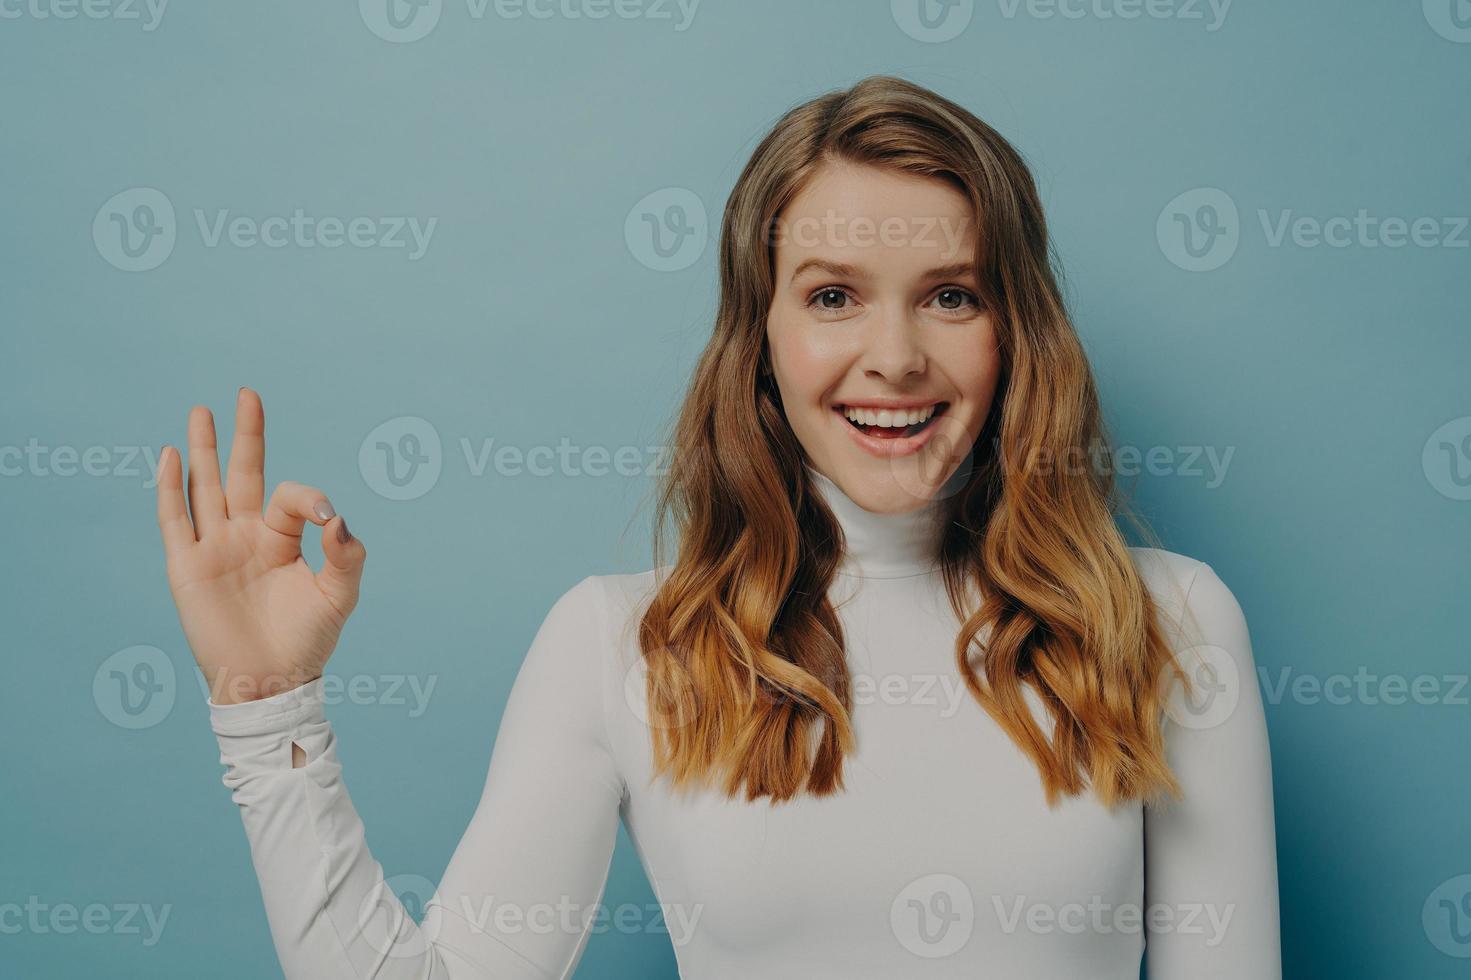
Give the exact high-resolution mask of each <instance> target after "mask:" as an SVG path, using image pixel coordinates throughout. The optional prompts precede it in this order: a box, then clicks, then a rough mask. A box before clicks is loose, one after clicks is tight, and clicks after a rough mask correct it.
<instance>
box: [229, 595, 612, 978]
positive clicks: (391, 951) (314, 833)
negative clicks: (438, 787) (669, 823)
mask: <svg viewBox="0 0 1471 980" xmlns="http://www.w3.org/2000/svg"><path fill="white" fill-rule="evenodd" d="M606 616H607V607H606V601H605V597H604V595H603V593H602V587H601V585H600V584H599V582H598V580H597V577H596V576H589V577H588V578H585V579H583V580H582V581H581V582H579V583H578V584H577V585H575V586H573V587H572V588H571V589H569V590H568V591H567V592H566V593H565V594H563V595H562V597H561V598H559V599H558V600H557V602H556V603H555V604H554V605H553V606H552V608H551V610H550V611H549V612H548V613H547V616H546V618H545V620H544V621H543V623H542V625H541V627H540V629H539V630H538V631H537V633H536V636H535V638H534V639H533V641H532V643H531V647H530V650H529V651H528V653H527V655H526V659H525V661H524V662H523V664H522V666H521V669H520V672H519V673H518V675H517V677H516V681H515V684H514V686H513V688H512V691H511V694H510V698H509V701H508V702H507V705H506V710H505V713H504V715H503V716H502V718H501V724H500V730H499V733H498V735H497V737H496V742H495V746H494V749H493V750H492V754H491V761H490V769H489V773H488V775H487V777H486V781H485V788H484V791H483V793H482V796H481V799H480V802H479V805H478V806H477V808H476V811H475V814H474V816H473V817H472V819H471V821H470V825H469V827H468V828H467V830H466V831H465V834H464V836H463V837H462V839H461V840H460V842H459V845H458V847H457V848H456V850H455V852H454V855H453V857H452V858H451V860H450V863H449V866H448V868H447V869H446V870H445V874H444V876H443V879H442V880H441V882H440V884H439V887H438V889H437V890H436V892H435V894H434V897H433V898H432V899H431V900H430V901H429V902H428V903H427V904H426V905H425V909H424V919H423V924H422V926H420V925H416V924H415V922H414V921H413V919H412V918H410V917H409V915H408V914H407V913H406V912H405V910H404V908H403V906H402V905H401V904H400V902H399V900H398V898H397V897H396V896H395V895H394V893H393V891H392V889H391V888H388V887H386V886H385V882H384V876H383V871H382V868H381V867H380V865H379V864H378V862H377V861H376V860H374V858H373V855H372V853H371V852H370V851H369V849H368V845H367V841H366V839H365V837H364V831H363V824H362V821H361V820H360V819H359V817H358V814H357V811H356V810H355V809H354V807H353V804H352V801H351V799H350V798H349V796H348V792H347V786H346V785H345V783H344V782H343V778H342V767H341V765H340V764H339V763H338V760H337V752H336V740H335V738H334V735H333V731H332V727H331V724H330V723H329V722H328V721H327V719H326V717H325V715H324V713H323V709H322V697H321V694H322V681H321V679H320V678H319V679H318V680H315V681H313V682H311V683H310V684H306V685H303V686H302V687H299V688H296V689H294V690H291V691H287V692H284V693H283V694H280V695H277V696H275V697H272V698H266V699H263V700H259V701H252V702H246V703H243V704H233V705H220V704H215V703H214V702H213V701H211V702H210V703H209V711H210V720H211V726H212V728H213V729H214V732H215V734H216V736H217V737H218V739H219V744H220V761H221V763H222V764H224V765H225V766H226V772H225V775H224V783H225V785H226V786H228V787H229V788H230V789H231V791H232V798H233V799H234V801H235V803H236V804H237V805H238V806H239V808H240V815H241V819H242V821H243V822H244V825H245V832H246V836H247V838H248V839H249V842H250V850H251V857H252V861H253V863H254V865H255V870H256V875H257V877H258V879H259V881H260V887H261V894H262V897H263V899H264V901H265V908H266V915H267V920H268V922H269V924H270V929H271V937H272V939H273V941H274V943H275V946H276V951H277V954H278V956H279V957H280V960H281V965H282V968H283V970H284V972H285V975H286V976H287V977H288V978H290V980H336V978H343V980H347V978H351V980H363V978H375V980H389V978H393V980H400V978H403V980H407V978H414V980H472V978H473V980H523V978H525V980H531V978H536V980H546V978H559V980H560V978H564V977H568V976H570V975H571V974H572V971H573V969H574V968H575V967H576V965H577V961H578V959H579V958H580V957H581V955H582V950H583V948H584V945H585V943H586V939H587V934H588V933H587V927H588V925H590V920H591V916H592V915H593V914H594V913H595V912H596V910H597V907H598V903H599V901H600V900H601V897H602V890H603V886H604V883H605V881H606V878H607V872H608V864H609V860H610V858H611V856H612V851H613V844H614V841H615V839H616V834H617V829H618V813H619V806H620V802H621V799H622V796H623V793H624V784H623V780H622V777H621V776H620V774H619V772H618V769H617V766H616V765H615V761H614V758H613V755H612V753H611V750H610V747H609V741H608V738H607V728H606V724H605V711H606V708H607V705H606V703H605V697H606V690H607V689H606V687H605V685H604V682H603V670H604V667H603V666H602V665H603V663H604V662H605V661H606V659H607V657H606V654H607V635H608V634H607V631H606V629H605V628H604V627H605V625H606V622H607V620H606ZM293 742H295V743H296V744H298V745H300V746H301V747H302V748H303V749H304V750H305V753H306V760H307V761H306V764H305V765H304V766H302V767H300V768H295V769H293V768H292V765H291V755H292V753H291V744H292V743H293ZM423 771H424V772H425V774H426V775H428V774H430V773H435V771H436V770H435V769H434V767H433V765H432V764H426V765H425V766H424V770H423Z"/></svg>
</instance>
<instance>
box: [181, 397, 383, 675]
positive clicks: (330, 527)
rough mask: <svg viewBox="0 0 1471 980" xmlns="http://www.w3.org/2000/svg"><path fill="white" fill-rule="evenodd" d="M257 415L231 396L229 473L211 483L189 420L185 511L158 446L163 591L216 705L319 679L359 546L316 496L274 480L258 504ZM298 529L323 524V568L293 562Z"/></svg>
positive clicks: (349, 606) (194, 422) (355, 571)
mask: <svg viewBox="0 0 1471 980" xmlns="http://www.w3.org/2000/svg"><path fill="white" fill-rule="evenodd" d="M265 425H266V420H265V412H264V410H263V409H262V407H261V401H260V396H258V395H257V394H256V393H255V392H253V391H251V390H250V389H248V388H241V389H240V396H239V398H238V399H237V401H236V403H235V439H234V442H233V444H232V445H231V447H230V468H229V475H228V480H227V483H226V484H225V486H223V487H222V486H221V485H220V461H219V455H218V451H217V447H216V442H215V425H214V418H213V416H211V415H210V412H209V409H207V408H205V407H204V406H202V405H196V406H195V407H194V408H193V410H191V411H190V413H189V504H188V508H187V509H186V508H185V504H184V486H183V462H182V460H181V459H180V458H179V453H178V451H177V450H175V449H173V447H170V446H165V447H164V451H163V454H162V456H161V457H160V459H159V470H158V527H159V530H160V531H161V532H162V534H163V545H164V551H165V554H166V557H167V560H168V576H169V590H170V592H172V593H173V597H174V605H176V606H177V607H178V609H179V622H180V623H181V624H183V627H184V636H185V638H186V639H187V640H188V642H189V648H190V649H191V650H192V651H193V652H194V659H195V660H196V661H198V663H199V669H200V670H201V671H202V672H203V673H204V677H205V680H206V681H207V682H208V684H209V688H210V696H211V698H212V699H213V700H214V701H215V702H216V703H218V704H230V703H234V702H238V701H249V700H253V699H256V698H263V697H269V696H271V695H273V694H279V693H281V692H282V691H285V690H288V689H290V688H294V687H299V686H300V685H302V684H305V683H307V682H308V681H311V680H315V679H316V678H318V677H320V676H321V675H322V668H323V667H324V666H325V665H326V663H327V658H328V657H329V656H331V654H332V650H333V648H334V647H335V646H336V645H337V638H338V636H340V635H341V633H342V627H343V625H344V624H345V623H346V622H347V617H348V614H350V613H351V612H352V610H353V608H354V607H355V606H356V605H357V601H358V584H359V583H360V582H361V580H362V577H363V562H364V561H365V560H366V559H367V556H368V552H367V549H366V548H364V547H363V544H362V542H361V541H359V540H358V539H357V538H356V537H354V536H353V535H352V534H350V533H349V532H348V530H347V522H346V521H344V520H343V519H342V518H341V517H340V516H337V515H336V514H335V513H334V511H333V509H332V505H331V504H330V503H329V502H328V500H327V497H326V495H325V494H323V493H322V491H320V490H317V489H315V488H314V487H307V486H302V485H301V484H299V483H290V482H287V483H282V484H280V485H279V486H277V487H276V489H275V492H274V493H272V494H271V501H270V504H269V505H268V506H266V508H265V513H264V515H262V513H261V503H262V501H263V499H264V497H265V455H266V446H265ZM307 522H311V523H313V524H319V525H321V527H322V552H323V553H324V554H325V556H326V561H325V562H324V563H323V565H322V570H321V571H320V572H313V571H312V569H311V566H310V565H308V564H307V563H306V559H305V558H303V557H302V554H301V535H302V529H303V528H304V527H305V526H306V524H307Z"/></svg>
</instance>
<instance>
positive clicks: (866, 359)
mask: <svg viewBox="0 0 1471 980" xmlns="http://www.w3.org/2000/svg"><path fill="white" fill-rule="evenodd" d="M870 325H871V329H870V330H869V332H868V336H867V337H866V338H865V344H864V350H863V357H862V363H863V369H864V372H865V373H866V374H870V375H877V376H879V377H882V378H884V379H886V380H888V381H890V382H892V383H896V384H897V383H898V382H899V381H901V380H903V379H904V378H906V377H908V376H909V375H911V374H916V373H922V372H923V371H924V368H925V361H926V357H925V352H924V347H923V343H922V338H921V337H920V335H919V330H918V324H916V323H915V322H914V321H913V318H912V317H910V316H909V315H907V314H906V313H904V312H901V311H892V310H891V311H885V312H883V313H882V314H881V315H880V316H878V317H875V318H874V319H873V320H871V321H870Z"/></svg>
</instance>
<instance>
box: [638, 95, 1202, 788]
mask: <svg viewBox="0 0 1471 980" xmlns="http://www.w3.org/2000/svg"><path fill="white" fill-rule="evenodd" d="M832 159H837V160H845V161H851V162H855V163H860V164H869V165H874V166H879V167H886V168H893V169H895V170H898V171H902V172H905V173H908V174H917V175H925V176H930V177H935V178H939V179H943V180H947V181H949V182H950V183H951V184H952V185H953V186H955V187H957V188H958V189H959V190H960V191H961V192H962V193H964V194H965V195H966V197H967V198H968V199H969V200H970V201H971V203H972V206H973V209H974V214H975V215H976V218H977V228H978V231H979V234H978V236H977V239H978V242H977V254H976V256H975V261H976V269H977V271H978V275H979V278H980V287H981V296H980V298H981V300H982V302H983V303H984V304H985V305H986V307H987V308H988V309H989V310H990V311H991V312H992V315H993V316H994V317H995V318H996V327H997V334H998V338H999V348H1000V354H1001V358H1002V365H1001V373H1000V380H999V382H998V387H997V395H996V399H995V400H994V402H993V404H992V406H991V409H990V412H989V414H988V416H987V418H986V421H985V424H984V426H983V428H982V429H981V433H980V436H979V438H978V439H977V441H976V444H975V446H974V449H973V451H974V458H975V467H974V470H973V472H972V473H971V476H970V479H969V480H968V481H967V482H966V484H965V486H964V487H963V489H962V490H961V491H960V492H959V493H956V494H953V495H951V496H949V497H947V498H946V499H945V500H944V501H943V502H942V503H943V507H944V518H945V531H944V533H943V538H942V543H941V554H940V556H939V557H940V560H941V563H942V567H943V577H944V582H945V586H946V591H947V593H948V595H949V599H950V603H951V605H952V606H953V608H954V609H955V611H956V613H957V615H958V616H959V617H960V619H961V621H962V622H963V623H964V626H963V628H962V629H961V631H960V634H959V635H958V636H957V638H956V643H955V653H956V664H957V669H958V671H959V673H960V674H961V676H962V677H963V678H964V681H965V683H966V686H967V688H968V689H969V690H970V692H971V694H972V695H973V696H974V697H975V698H976V699H977V701H979V702H980V704H981V705H982V706H983V707H984V708H985V710H986V711H987V712H989V713H990V715H991V716H992V717H993V718H994V719H995V720H996V721H997V723H998V724H1000V725H1001V726H1002V728H1003V729H1004V730H1005V731H1006V732H1007V733H1008V735H1009V736H1010V737H1011V738H1012V739H1013V740H1014V741H1015V742H1016V744H1017V745H1018V746H1019V747H1020V749H1021V750H1022V751H1023V752H1025V753H1026V754H1027V755H1028V756H1029V757H1030V758H1031V759H1032V760H1033V761H1034V762H1035V763H1036V765H1037V767H1038V769H1039V772H1040V776H1041V779H1042V782H1043V785H1044V787H1045V790H1046V795H1047V801H1048V804H1049V805H1054V804H1055V803H1056V801H1057V799H1058V796H1059V794H1060V793H1061V794H1066V795H1069V796H1071V795H1076V794H1078V793H1081V792H1082V791H1083V790H1084V789H1085V788H1087V787H1088V786H1090V785H1091V787H1092V789H1093V790H1094V792H1095V793H1096V795H1097V797H1098V799H1099V800H1100V801H1102V802H1103V803H1104V804H1105V805H1108V806H1112V805H1113V804H1115V803H1117V802H1121V801H1126V800H1132V799H1148V798H1154V797H1157V796H1158V795H1159V794H1160V792H1161V791H1168V792H1169V793H1170V794H1172V795H1174V796H1179V795H1180V788H1179V786H1178V784H1177V783H1176V782H1175V780H1174V778H1173V775H1172V774H1171V772H1170V769H1169V767H1168V765H1167V764H1166V761H1165V755H1164V741H1163V735H1162V723H1163V719H1162V717H1161V715H1162V710H1163V704H1164V695H1165V693H1166V691H1165V689H1164V688H1163V685H1162V684H1161V677H1162V673H1163V672H1164V671H1165V670H1166V669H1167V668H1170V667H1172V665H1174V658H1173V654H1172V653H1171V651H1170V649H1169V646H1168V644H1167V643H1166V640H1165V638H1164V637H1163V635H1162V634H1161V631H1160V629H1159V627H1158V625H1157V624H1156V622H1155V606H1154V603H1153V601H1152V599H1151V596H1150V593H1149V590H1148V588H1147V586H1146V584H1145V583H1144V581H1143V580H1142V578H1141V576H1140V574H1139V572H1138V571H1137V570H1136V568H1135V566H1134V563H1133V560H1132V558H1131V556H1130V554H1129V551H1128V545H1127V543H1126V541H1125V539H1124V537H1123V535H1122V534H1121V533H1120V531H1119V529H1118V528H1117V527H1116V525H1115V523H1114V516H1115V514H1116V513H1123V514H1126V515H1127V516H1128V517H1129V518H1130V520H1131V521H1133V522H1134V524H1135V525H1136V526H1137V527H1139V528H1140V530H1141V531H1143V532H1144V533H1145V535H1146V537H1151V538H1152V535H1151V534H1150V532H1149V531H1148V529H1147V527H1145V525H1144V524H1143V522H1142V521H1141V520H1139V519H1138V517H1137V515H1135V514H1133V513H1132V512H1131V511H1130V510H1129V509H1128V507H1127V505H1126V503H1125V502H1124V501H1123V500H1121V499H1120V496H1119V494H1118V492H1117V489H1116V487H1115V485H1114V481H1113V478H1112V474H1111V472H1110V471H1109V470H1108V469H1107V468H1101V467H1098V466H1093V465H1087V466H1081V467H1078V466H1067V465H1057V464H1058V462H1059V461H1067V460H1072V459H1076V458H1077V456H1078V454H1079V452H1080V451H1082V450H1088V451H1096V447H1099V446H1105V447H1106V446H1107V435H1106V432H1105V430H1104V425H1103V421H1102V417H1101V413H1100V410H1099V405H1098V396H1097V392H1096V389H1095V385H1094V381H1093V376H1092V372H1091V370H1090V368H1089V365H1088V361H1087V358H1086V355H1085V353H1084V351H1083V348H1082V345H1081V344H1080V343H1079V340H1078V337H1077V334H1076V333H1075V331H1074V329H1073V326H1072V323H1071V322H1070V320H1069V318H1068V314H1067V311H1066V309H1065V308H1064V303H1063V300H1062V297H1061V294H1060V291H1059V288H1058V284H1057V280H1056V278H1055V277H1054V273H1053V269H1052V264H1051V261H1050V259H1051V256H1050V251H1049V245H1048V238H1047V230H1046V224H1045V221H1044V218H1043V213H1042V206H1041V203H1040V200H1039V197H1038V195H1037V191H1036V187H1035V185H1034V183H1033V180H1032V177H1031V174H1030V173H1029V171H1028V169H1027V166H1026V164H1025V162H1024V161H1023V159H1022V157H1021V156H1020V155H1019V154H1018V153H1017V152H1016V150H1015V149H1013V147H1012V146H1011V145H1010V144H1009V143H1008V142H1007V141H1006V140H1005V139H1004V138H1003V137H1002V136H1001V135H1000V134H999V133H997V132H996V131H995V130H993V129H992V128H991V127H990V126H988V125H986V123H984V122H982V121H981V120H980V119H978V118H976V117H975V116H974V115H972V114H971V113H970V112H968V111H967V110H965V109H963V108H961V107H960V106H959V105H956V104H955V103H953V102H950V101H949V100H947V99H945V98H943V97H941V96H939V95H937V94H935V93H934V92H931V91H929V90H928V89H925V88H922V87H920V86H918V85H915V84H913V83H911V82H908V81H905V80H903V79H899V78H893V77H889V76H876V77H870V78H866V79H864V80H863V81H861V82H859V83H858V84H856V85H854V86H853V87H851V88H849V89H847V90H844V91H838V92H833V93H830V94H827V95H824V96H821V97H820V98H816V99H813V100H812V101H810V102H806V103H804V104H802V105H800V106H797V107H796V108H795V109H792V110H791V111H790V112H788V113H786V114H785V115H784V116H783V117H782V118H781V119H780V121H778V122H777V124H776V125H775V127H774V128H773V129H772V130H771V132H770V133H768V134H767V135H766V137H765V138H764V139H763V140H762V141H761V143H760V145H759V146H757V148H756V150H755V152H754V153H753V155H752V157H751V159H750V161H749V162H748V163H747V165H746V167H745V169H744V170H743V171H742V173H741V175H740V178H739V180H738V181H737V182H736V185H735V188H734V189H733V190H732V192H731V195H730V198H729V201H728V202H727V204H726V207H725V214H724V218H723V221H722V227H721V233H720V305H719V309H718V312H717V314H716V318H715V325H714V331H713V333H712V336H711V338H710V342H709V344H708V345H707V346H706V348H705V350H704V353H703V354H702V356H701V358H700V361H699V364H698V366H697V367H696V369H695V372H694V376H693V379H692V381H691V384H690V387H689V390H688V392H687V394H686V397H685V400H684V403H683V406H682V408H681V410H680V412H679V415H678V418H677V420H676V421H675V424H674V428H673V432H672V435H671V439H670V444H671V448H672V456H671V464H670V467H669V469H668V470H667V471H666V473H665V476H664V478H663V480H662V482H661V485H660V488H659V492H658V520H657V521H656V523H655V528H654V555H655V560H656V563H657V564H659V565H664V564H665V561H664V558H663V555H664V553H665V547H664V538H665V537H666V535H667V530H668V529H667V527H666V524H668V523H669V522H671V521H672V522H673V523H674V524H675V526H676V528H677V531H678V536H679V549H678V555H677V558H676V560H675V561H674V562H673V564H672V568H670V570H669V571H668V574H667V575H664V576H662V577H661V580H660V582H659V583H658V584H657V587H656V590H655V592H654V595H653V597H652V599H651V601H650V603H649V606H648V608H647V610H646V612H645V613H644V614H643V616H642V618H641V620H640V623H639V628H638V633H639V645H640V648H641V650H642V653H643V656H644V660H645V663H646V666H647V668H648V680H647V692H648V709H649V714H650V717H651V718H653V719H661V720H662V721H658V722H655V723H652V724H651V730H652V737H653V742H654V756H655V775H656V776H658V775H660V774H667V775H668V776H669V777H670V778H671V779H672V780H673V783H674V785H675V787H676V788H678V787H682V786H690V785H694V784H708V783H712V782H713V783H714V784H715V785H717V786H718V787H720V789H721V790H722V791H723V792H724V793H726V794H728V795H731V796H735V795H736V794H738V793H741V792H742V791H744V795H745V797H746V798H747V799H748V800H753V799H757V798H759V797H770V798H771V800H772V802H778V801H784V800H789V799H792V798H793V797H795V796H796V795H798V794H799V793H802V792H808V793H812V794H815V795H818V796H821V795H825V794H829V793H833V792H835V791H838V790H840V789H841V788H842V768H843V758H844V756H845V754H847V753H848V752H850V751H851V750H852V747H853V732H852V728H851V723H850V717H849V711H850V709H851V706H852V702H851V691H850V687H851V680H850V677H849V673H848V667H847V661H846V657H845V654H844V641H843V633H842V627H841V625H840V623H839V620H838V617H837V615H836V612H835V610H834V609H833V608H832V606H831V604H830V603H829V601H828V598H827V592H828V586H829V585H830V583H831V582H832V581H833V576H834V574H835V572H836V570H837V567H838V563H839V561H840V559H841V556H842V552H841V548H842V537H841V528H840V526H839V525H838V523H837V521H836V520H835V518H834V517H833V515H832V513H831V512H830V511H829V510H828V509H827V507H826V506H825V505H824V504H823V503H822V500H821V497H820V496H819V495H817V494H816V493H815V492H814V489H813V488H811V487H809V486H808V485H807V484H808V477H807V475H806V473H805V472H804V465H803V463H804V460H805V459H806V456H805V453H804V452H803V449H802V447H801V445H800V444H799V443H798V441H797V439H796V437H795V435H794V434H793V432H792V429H791V427H790V425H789V424H788V423H787V421H786V418H785V416H784V414H783V411H782V408H781V400H780V394H779V392H778V391H777V389H776V385H775V381H774V379H773V377H772V376H771V374H770V373H769V361H768V351H767V348H766V316H767V312H768V310H769V307H770V303H771V299H772V295H773V268H774V265H773V248H772V244H771V243H772V237H771V236H772V233H773V229H774V228H775V223H776V221H777V218H778V216H779V215H780V213H781V211H782V209H783V208H784V207H785V206H786V205H787V203H788V202H789V201H791V200H792V198H793V197H794V196H795V195H796V194H797V192H798V191H799V190H800V189H801V188H802V186H803V185H804V182H805V181H806V180H807V179H809V178H810V176H811V174H812V173H813V171H814V170H815V169H816V168H817V167H818V166H820V165H821V164H822V163H823V162H824V161H826V160H832ZM1089 458H1091V457H1089ZM976 598H979V600H980V601H979V602H977V601H976ZM1179 676H1180V677H1181V678H1182V679H1184V678H1183V673H1181V674H1179ZM1186 684H1187V686H1188V680H1186ZM1024 685H1031V686H1032V687H1033V688H1034V689H1035V690H1036V692H1037V693H1039V694H1040V695H1041V697H1042V702H1043V704H1044V705H1045V706H1046V709H1047V711H1048V713H1049V714H1050V716H1051V718H1052V720H1053V726H1052V738H1051V740H1050V741H1049V739H1048V738H1047V737H1046V736H1045V735H1044V733H1043V731H1042V730H1041V728H1040V727H1039V726H1038V724H1037V723H1036V720H1035V719H1034V717H1033V715H1032V711H1031V709H1030V707H1029V705H1028V704H1027V701H1026V700H1025V699H1024V697H1023V691H1024ZM1085 780H1086V781H1085Z"/></svg>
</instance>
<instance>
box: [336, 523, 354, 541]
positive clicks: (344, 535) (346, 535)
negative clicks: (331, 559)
mask: <svg viewBox="0 0 1471 980" xmlns="http://www.w3.org/2000/svg"><path fill="white" fill-rule="evenodd" d="M337 540H338V541H340V542H342V543H343V544H347V543H348V542H349V541H351V540H352V534H351V533H350V532H349V531H348V530H347V518H345V517H344V518H343V519H342V523H341V524H339V525H337Z"/></svg>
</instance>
